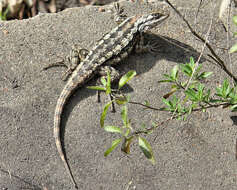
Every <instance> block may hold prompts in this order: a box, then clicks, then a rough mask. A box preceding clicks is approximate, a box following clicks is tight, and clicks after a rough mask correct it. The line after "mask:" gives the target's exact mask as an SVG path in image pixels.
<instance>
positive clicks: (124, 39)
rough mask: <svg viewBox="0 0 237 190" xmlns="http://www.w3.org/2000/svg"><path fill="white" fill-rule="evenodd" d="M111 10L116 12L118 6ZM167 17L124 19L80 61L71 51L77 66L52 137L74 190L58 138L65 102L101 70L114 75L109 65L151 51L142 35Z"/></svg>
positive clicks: (75, 51) (60, 100)
mask: <svg viewBox="0 0 237 190" xmlns="http://www.w3.org/2000/svg"><path fill="white" fill-rule="evenodd" d="M115 5H116V4H115ZM115 8H116V9H117V11H118V5H117V7H116V6H115ZM118 12H120V11H118ZM168 17H169V12H168V11H164V10H158V11H154V12H151V13H149V14H141V15H135V16H132V17H127V18H126V19H124V20H123V21H122V22H121V23H120V24H119V25H118V26H117V27H115V28H113V29H112V30H111V31H110V32H109V33H107V34H105V35H104V36H103V37H102V38H101V39H100V40H99V41H97V43H96V44H95V45H94V47H93V48H92V49H91V50H90V51H88V50H86V51H83V52H84V55H83V56H82V57H80V51H82V49H80V48H76V49H73V50H72V51H73V53H72V57H71V58H69V61H72V62H74V63H75V64H77V66H75V65H74V67H73V69H72V71H70V72H68V74H70V77H69V79H68V81H67V83H66V85H65V87H64V88H63V90H62V91H61V94H60V96H59V98H58V100H57V104H56V108H55V114H54V132H53V133H54V138H55V142H56V147H57V151H58V153H59V156H60V158H61V160H62V161H63V164H64V167H65V169H66V170H67V172H68V175H69V176H70V179H71V181H72V183H73V185H74V187H75V188H76V189H78V186H77V184H76V181H75V179H74V177H73V174H72V172H71V169H70V167H69V164H68V162H67V160H66V157H65V153H64V150H63V148H62V143H61V136H60V135H61V134H60V124H61V115H62V112H63V109H64V106H65V104H66V102H67V100H68V99H69V97H70V96H71V95H72V94H73V92H74V91H75V90H76V89H77V88H79V87H82V86H83V85H85V84H86V83H87V82H88V81H89V80H90V79H91V78H92V77H93V76H94V75H96V74H100V73H104V72H103V71H104V70H105V69H106V70H112V71H114V69H113V68H112V67H110V65H113V64H116V63H119V62H120V61H121V60H122V59H124V58H125V57H127V56H128V55H129V54H130V53H131V52H132V50H133V49H135V50H136V52H141V51H143V49H145V50H152V47H153V46H152V45H151V44H149V43H148V44H147V45H146V46H145V44H144V37H143V32H145V31H147V30H149V29H151V28H153V27H155V26H157V25H158V24H160V23H161V22H163V21H164V20H165V19H166V18H168ZM153 45H154V44H153ZM69 70H70V69H69ZM114 73H115V72H114ZM115 75H116V73H115ZM111 78H112V74H111ZM114 78H116V77H114Z"/></svg>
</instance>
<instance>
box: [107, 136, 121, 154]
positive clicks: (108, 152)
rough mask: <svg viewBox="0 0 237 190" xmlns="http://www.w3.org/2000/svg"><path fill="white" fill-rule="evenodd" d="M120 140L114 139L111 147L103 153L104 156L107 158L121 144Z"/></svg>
mask: <svg viewBox="0 0 237 190" xmlns="http://www.w3.org/2000/svg"><path fill="white" fill-rule="evenodd" d="M121 140H122V139H116V140H114V141H113V142H112V145H111V147H110V148H108V149H107V150H106V151H105V153H104V156H105V157H106V156H108V155H109V154H110V153H111V152H112V151H113V150H114V149H115V148H116V147H117V146H118V145H119V143H120V142H121Z"/></svg>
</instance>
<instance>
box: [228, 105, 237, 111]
mask: <svg viewBox="0 0 237 190" xmlns="http://www.w3.org/2000/svg"><path fill="white" fill-rule="evenodd" d="M230 109H231V111H232V112H236V111H237V104H235V105H233V106H231V108H230Z"/></svg>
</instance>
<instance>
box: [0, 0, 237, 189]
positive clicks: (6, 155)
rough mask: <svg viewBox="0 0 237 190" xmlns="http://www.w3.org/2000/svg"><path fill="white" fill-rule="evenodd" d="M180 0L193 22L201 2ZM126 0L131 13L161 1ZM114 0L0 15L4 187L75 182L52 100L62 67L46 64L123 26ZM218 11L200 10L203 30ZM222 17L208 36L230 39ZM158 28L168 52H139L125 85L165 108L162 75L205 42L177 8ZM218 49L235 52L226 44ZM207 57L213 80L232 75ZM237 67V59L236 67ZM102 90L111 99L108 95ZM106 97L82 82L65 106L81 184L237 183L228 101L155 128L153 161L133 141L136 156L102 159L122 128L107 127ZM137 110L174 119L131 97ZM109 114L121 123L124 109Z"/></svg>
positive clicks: (145, 117) (137, 119)
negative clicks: (21, 16) (102, 121)
mask: <svg viewBox="0 0 237 190" xmlns="http://www.w3.org/2000/svg"><path fill="white" fill-rule="evenodd" d="M173 2H174V3H175V5H176V6H177V7H178V8H179V10H180V11H181V12H182V13H183V14H185V15H186V18H188V20H189V21H190V22H191V23H192V24H193V23H194V16H195V13H196V11H197V7H198V3H199V2H198V1H194V0H192V1H185V2H184V1H182V0H176V1H173ZM219 2H220V1H216V3H217V5H219V4H218V3H219ZM122 4H123V5H124V7H125V13H126V14H127V15H134V14H137V13H143V12H147V11H149V10H150V7H155V6H158V5H157V4H156V3H155V4H150V5H149V6H146V5H143V4H141V3H140V4H136V3H132V2H130V3H129V2H127V1H124V2H123V3H122ZM110 7H111V6H110V5H109V6H105V7H104V9H105V11H104V12H103V11H99V7H84V8H72V9H67V10H65V11H63V12H60V13H57V14H41V15H39V16H36V17H35V18H32V19H28V20H22V21H17V20H14V21H9V22H0V44H1V45H0V189H1V190H3V189H9V190H19V189H43V188H44V189H48V190H51V189H55V190H58V189H73V187H72V184H71V181H70V178H69V176H68V174H67V173H66V170H65V168H64V166H63V164H62V162H61V160H60V158H59V156H58V153H57V150H56V147H55V141H54V138H53V116H54V109H55V105H56V101H57V98H58V96H59V94H60V92H61V90H62V89H63V86H64V85H65V83H64V82H63V81H61V80H60V77H61V73H62V72H63V68H52V69H50V70H47V71H42V68H43V67H45V66H46V65H48V64H49V63H52V62H56V61H58V60H60V59H61V58H62V57H65V56H66V55H68V53H69V51H70V49H71V47H72V45H73V44H78V43H79V44H81V46H82V47H85V48H88V49H89V48H91V47H92V46H93V44H94V43H95V42H96V41H97V40H98V39H99V38H100V37H101V36H102V35H103V34H104V33H106V32H108V31H110V30H111V29H112V28H113V27H114V26H115V25H116V24H115V23H114V22H113V20H112V19H111V12H110V11H109V9H110ZM217 8H218V6H216V13H217V11H218V9H217ZM210 10H212V7H211V3H209V4H207V5H206V6H204V7H202V9H201V11H200V12H199V16H198V20H197V21H198V22H197V23H196V24H197V30H198V31H199V32H201V33H203V34H205V32H206V31H207V29H208V26H209V23H210V19H203V18H210V12H211V11H210ZM215 19H216V17H215ZM215 19H214V24H213V28H214V29H213V30H212V32H211V35H210V41H212V42H216V41H218V42H219V44H221V45H220V46H221V47H225V38H226V33H225V32H224V30H223V28H222V26H221V25H220V24H219V23H218V22H217V21H216V20H215ZM233 30H234V29H233ZM152 32H153V33H155V34H156V35H155V36H153V37H155V38H156V40H158V41H159V42H160V51H159V52H158V53H157V54H155V55H151V54H143V55H131V56H130V57H129V58H128V59H126V60H125V61H124V62H123V63H124V64H121V66H118V68H119V69H120V70H121V71H122V72H126V71H128V70H131V69H134V70H136V71H137V73H138V76H137V77H135V79H134V80H132V81H131V82H130V86H128V87H127V91H128V92H129V93H131V95H132V98H133V100H134V101H139V102H144V101H145V100H148V101H149V102H150V103H151V104H152V105H153V106H156V107H161V105H162V102H161V98H160V97H161V96H162V95H164V94H166V93H167V92H168V90H169V88H168V85H166V84H159V83H158V81H159V80H161V79H162V75H163V74H164V73H166V72H169V70H170V69H171V68H172V67H173V66H174V65H176V64H180V63H184V62H185V61H187V60H189V57H190V56H194V57H195V56H196V55H197V52H200V51H201V47H202V44H201V43H200V42H199V41H197V40H196V39H195V38H194V37H193V36H192V34H191V33H190V32H189V30H188V29H187V27H186V25H185V24H184V23H183V22H182V21H181V20H180V19H179V18H178V16H177V15H176V14H175V13H174V12H172V11H171V16H170V18H169V19H168V20H167V21H166V22H165V23H163V24H162V25H161V26H160V27H158V28H156V29H154V30H153V31H152ZM158 34H159V35H161V36H163V37H167V39H168V40H170V41H172V43H171V42H169V41H165V40H164V39H162V38H160V36H159V35H158ZM181 47H185V48H186V49H187V48H188V49H189V50H192V51H193V53H190V51H186V50H185V48H181ZM194 49H195V50H194ZM195 52H196V53H195ZM218 53H219V54H220V55H221V56H222V57H223V58H224V59H225V60H228V59H227V58H228V57H227V56H226V55H225V54H224V53H223V52H222V50H219V51H218ZM233 60H234V59H233ZM202 63H203V67H204V69H205V70H209V71H210V70H211V71H213V72H214V73H215V74H214V75H213V77H212V78H211V80H209V81H208V82H209V83H208V84H209V85H210V86H214V85H218V84H219V83H220V81H222V80H223V79H224V78H225V77H227V76H226V75H225V74H224V73H223V72H222V71H221V69H220V68H218V67H217V66H216V65H213V64H211V63H210V62H208V61H205V60H204V61H202ZM228 66H230V65H228ZM236 70H237V68H236V65H234V64H232V71H234V73H235V74H236ZM102 99H103V103H104V102H105V101H106V97H105V96H102ZM102 105H103V104H98V103H96V93H95V92H94V91H91V90H88V89H86V88H80V89H78V91H77V92H75V93H74V95H73V96H72V97H71V98H70V100H69V102H68V104H67V106H66V107H65V112H64V114H63V124H62V127H63V128H65V130H64V133H63V140H64V147H65V150H66V153H67V158H68V160H69V164H70V166H71V168H72V172H73V175H74V176H75V179H76V181H77V183H78V185H79V188H80V189H84V190H87V189H88V190H89V189H101V190H102V189H103V190H104V189H137V190H144V189H146V190H155V189H164V190H166V189H180V190H181V189H182V190H183V189H209V190H211V189H215V190H217V189H222V190H223V189H226V190H227V189H228V190H230V189H236V185H237V182H236V171H237V165H236V160H235V140H236V134H237V129H236V126H235V124H236V123H235V122H236V116H235V114H233V113H231V112H229V111H228V109H221V108H218V109H212V110H209V111H208V112H205V113H194V114H193V115H192V116H191V117H190V118H188V120H187V121H186V122H181V121H172V122H168V123H166V124H164V125H163V126H161V127H160V128H159V129H157V130H156V131H155V132H154V133H153V134H152V135H150V136H149V137H148V140H149V142H150V143H151V145H152V147H153V151H154V154H155V158H156V165H154V166H153V165H151V164H150V163H149V161H147V160H146V159H145V157H144V156H143V154H142V153H141V151H140V150H139V148H137V146H135V145H134V146H132V152H131V156H129V157H128V156H124V155H123V154H122V153H121V152H120V151H115V152H113V153H112V154H111V155H109V156H108V157H107V158H104V156H103V153H104V151H105V150H106V148H107V147H109V146H110V144H111V141H112V140H113V139H115V138H116V136H115V135H111V134H108V133H106V132H104V131H103V130H102V129H101V128H100V126H99V118H100V113H101V110H102ZM129 116H130V118H131V119H132V123H133V125H134V126H139V125H141V123H146V125H151V124H152V121H154V122H155V121H156V122H158V121H162V120H164V119H165V118H167V114H165V113H160V112H154V111H148V110H143V109H142V108H141V107H139V106H129ZM233 121H234V122H233ZM106 122H107V124H114V125H121V123H122V122H121V119H120V115H119V110H118V113H117V114H112V113H109V116H108V120H107V121H106Z"/></svg>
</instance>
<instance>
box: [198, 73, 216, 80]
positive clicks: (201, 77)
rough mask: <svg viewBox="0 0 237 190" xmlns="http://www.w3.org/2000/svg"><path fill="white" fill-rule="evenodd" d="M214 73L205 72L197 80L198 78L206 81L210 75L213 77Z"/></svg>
mask: <svg viewBox="0 0 237 190" xmlns="http://www.w3.org/2000/svg"><path fill="white" fill-rule="evenodd" d="M212 73H213V72H203V73H201V74H200V75H199V76H198V77H197V78H198V79H199V80H202V79H205V78H207V77H209V76H210V75H212Z"/></svg>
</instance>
